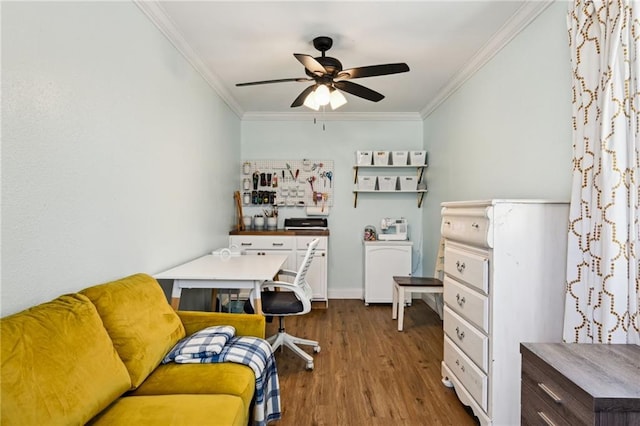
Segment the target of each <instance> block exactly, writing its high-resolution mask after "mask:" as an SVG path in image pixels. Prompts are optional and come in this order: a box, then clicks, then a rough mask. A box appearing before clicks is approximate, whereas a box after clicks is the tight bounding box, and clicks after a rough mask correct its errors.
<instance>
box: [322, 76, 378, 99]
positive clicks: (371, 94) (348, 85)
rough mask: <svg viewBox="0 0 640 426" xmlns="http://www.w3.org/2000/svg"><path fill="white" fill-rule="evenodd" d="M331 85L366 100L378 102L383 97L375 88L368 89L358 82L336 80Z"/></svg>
mask: <svg viewBox="0 0 640 426" xmlns="http://www.w3.org/2000/svg"><path fill="white" fill-rule="evenodd" d="M333 86H334V87H335V88H336V89H340V90H343V91H345V92H347V93H351V94H352V95H356V96H359V97H361V98H364V99H366V100H368V101H372V102H379V101H381V100H383V99H384V95H383V94H381V93H378V92H376V91H375V90H371V89H368V88H366V87H364V86H361V85H359V84H356V83H352V82H350V81H336V82H335V83H333Z"/></svg>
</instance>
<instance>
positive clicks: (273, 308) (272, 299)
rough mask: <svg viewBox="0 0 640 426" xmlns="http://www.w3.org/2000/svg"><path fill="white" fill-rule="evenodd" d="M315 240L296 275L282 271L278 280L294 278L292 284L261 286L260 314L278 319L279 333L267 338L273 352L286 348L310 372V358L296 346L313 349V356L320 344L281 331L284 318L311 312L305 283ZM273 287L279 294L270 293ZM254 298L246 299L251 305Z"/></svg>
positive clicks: (310, 292) (310, 293)
mask: <svg viewBox="0 0 640 426" xmlns="http://www.w3.org/2000/svg"><path fill="white" fill-rule="evenodd" d="M319 241H320V240H319V239H318V238H316V239H314V240H313V241H311V243H309V248H308V249H307V253H306V255H305V257H304V261H303V262H302V265H301V266H300V269H299V270H298V272H295V271H290V270H286V269H282V270H280V271H279V272H278V278H280V277H283V276H287V277H293V282H286V281H265V282H264V283H263V284H262V286H261V296H262V313H263V315H266V316H274V317H278V321H279V326H278V333H277V334H275V335H273V336H271V337H269V338H267V341H268V342H269V343H270V344H271V347H272V348H273V350H274V351H275V350H276V349H278V348H279V347H280V346H286V347H288V348H289V349H291V350H292V351H294V352H295V353H296V354H297V355H298V356H300V357H301V358H303V359H305V360H306V361H307V370H313V357H312V356H311V355H309V354H308V353H306V352H305V351H303V350H302V349H301V348H300V347H298V346H297V345H309V346H313V351H314V352H315V353H318V352H320V345H319V344H318V342H316V341H315V340H308V339H301V338H299V337H295V336H292V335H290V334H288V333H287V332H286V331H285V329H284V317H286V316H289V315H304V314H306V313H308V312H310V311H311V296H312V290H311V287H310V286H309V284H308V283H307V281H306V278H305V277H306V275H307V271H308V270H309V266H310V265H311V261H312V260H313V256H314V254H315V251H316V247H317V246H318V242H319ZM271 288H275V289H277V290H280V291H274V290H271ZM253 299H254V298H253V295H252V296H251V297H250V298H249V300H251V301H252V302H253Z"/></svg>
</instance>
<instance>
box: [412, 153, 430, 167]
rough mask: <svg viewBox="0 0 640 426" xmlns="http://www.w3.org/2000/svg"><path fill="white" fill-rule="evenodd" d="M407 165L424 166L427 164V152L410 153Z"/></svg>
mask: <svg viewBox="0 0 640 426" xmlns="http://www.w3.org/2000/svg"><path fill="white" fill-rule="evenodd" d="M409 164H411V165H412V166H424V165H425V164H427V151H411V152H410V153H409Z"/></svg>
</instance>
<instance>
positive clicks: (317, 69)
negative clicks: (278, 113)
mask: <svg viewBox="0 0 640 426" xmlns="http://www.w3.org/2000/svg"><path fill="white" fill-rule="evenodd" d="M332 45H333V40H332V39H331V37H326V36H321V37H316V38H314V39H313V46H314V47H315V48H316V49H317V50H319V51H320V52H321V53H322V56H320V57H317V58H314V57H312V56H311V55H305V54H302V53H294V54H293V56H295V58H296V59H297V60H298V61H300V63H301V64H302V65H304V68H305V73H306V74H307V75H308V76H309V78H305V77H302V78H282V79H278V80H264V81H253V82H249V83H238V84H236V86H238V87H241V86H254V85H257V84H270V83H283V82H287V81H302V82H305V81H314V84H312V85H311V86H309V87H307V88H306V89H305V90H303V91H302V93H300V95H298V97H297V98H296V99H295V100H294V101H293V103H292V104H291V107H292V108H295V107H299V106H301V105H305V106H307V107H309V108H311V109H314V110H316V111H317V110H318V109H319V108H320V106H324V105H327V104H331V108H332V109H336V108H339V107H340V106H342V105H344V104H345V103H347V100H346V98H345V97H344V95H342V93H340V91H339V90H338V89H340V90H342V91H345V92H347V93H350V94H352V95H355V96H358V97H360V98H363V99H367V100H369V101H372V102H379V101H381V100H382V99H384V95H382V94H381V93H378V92H376V91H375V90H371V89H369V88H367V87H364V86H362V85H360V84H357V83H353V82H351V81H349V80H350V79H354V78H363V77H375V76H379V75H388V74H397V73H401V72H407V71H409V66H408V65H407V64H405V63H403V62H401V63H395V64H381V65H370V66H366V67H357V68H350V69H346V70H343V69H342V63H341V62H340V61H339V60H337V59H336V58H332V57H330V56H325V52H326V51H327V50H329V49H331V46H332Z"/></svg>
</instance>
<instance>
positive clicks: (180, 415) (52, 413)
mask: <svg viewBox="0 0 640 426" xmlns="http://www.w3.org/2000/svg"><path fill="white" fill-rule="evenodd" d="M213 325H233V326H234V327H235V329H236V335H240V336H256V337H262V338H264V330H265V327H264V325H265V324H264V317H262V316H260V315H248V314H225V313H211V312H187V311H178V312H176V311H174V310H173V309H171V307H170V306H169V304H168V303H167V300H166V298H165V295H164V292H163V291H162V289H161V288H160V286H159V284H158V283H157V281H156V280H155V279H153V278H152V277H150V276H148V275H145V274H138V275H133V276H130V277H127V278H123V279H121V280H118V281H114V282H110V283H106V284H101V285H97V286H94V287H90V288H87V289H85V290H82V291H80V292H78V293H75V294H68V295H64V296H60V297H58V298H57V299H55V300H53V301H51V302H47V303H43V304H41V305H38V306H35V307H32V308H30V309H27V310H25V311H23V312H19V313H17V314H14V315H11V316H8V317H5V318H2V319H0V336H1V345H2V346H1V348H0V350H1V353H2V355H1V356H2V359H1V362H2V370H1V383H0V386H1V392H2V394H1V395H0V424H2V425H3V426H10V425H82V424H91V425H127V426H131V425H153V426H157V425H189V426H193V425H234V426H236V425H237V426H239V425H244V426H246V425H247V424H250V423H251V407H252V399H253V395H254V391H255V376H254V373H253V371H252V370H251V368H250V367H248V366H245V365H241V364H233V363H220V364H173V363H170V364H161V361H162V359H163V357H164V356H165V355H166V354H167V352H169V350H170V349H171V348H172V347H173V346H174V345H175V344H176V343H177V342H178V341H179V340H180V339H182V338H183V337H185V336H186V335H190V334H193V333H194V332H196V331H198V330H201V329H203V328H206V327H209V326H213Z"/></svg>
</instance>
